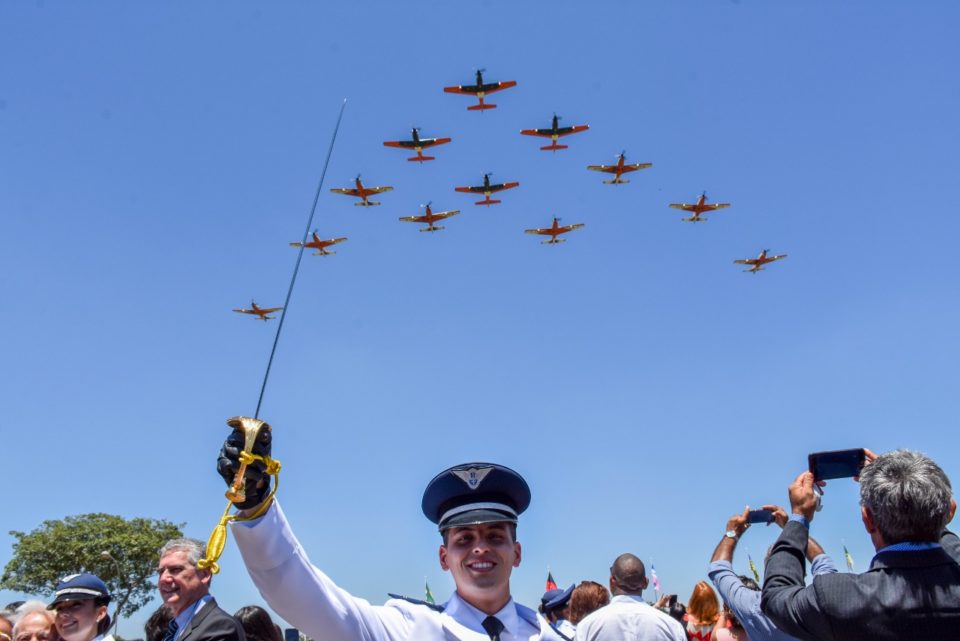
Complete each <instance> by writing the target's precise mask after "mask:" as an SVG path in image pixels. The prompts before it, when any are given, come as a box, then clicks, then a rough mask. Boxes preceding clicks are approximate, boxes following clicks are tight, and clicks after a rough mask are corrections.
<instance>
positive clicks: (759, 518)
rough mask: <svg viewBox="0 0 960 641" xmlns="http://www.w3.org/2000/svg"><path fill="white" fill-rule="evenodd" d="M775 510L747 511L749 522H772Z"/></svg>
mask: <svg viewBox="0 0 960 641" xmlns="http://www.w3.org/2000/svg"><path fill="white" fill-rule="evenodd" d="M771 522H773V510H750V511H749V512H747V523H771Z"/></svg>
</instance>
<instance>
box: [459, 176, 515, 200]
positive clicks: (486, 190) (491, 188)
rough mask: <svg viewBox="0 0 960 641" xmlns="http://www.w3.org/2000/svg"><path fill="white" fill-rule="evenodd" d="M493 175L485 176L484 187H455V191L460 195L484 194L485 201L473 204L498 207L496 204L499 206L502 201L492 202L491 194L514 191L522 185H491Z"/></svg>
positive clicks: (512, 183) (513, 183)
mask: <svg viewBox="0 0 960 641" xmlns="http://www.w3.org/2000/svg"><path fill="white" fill-rule="evenodd" d="M492 175H493V174H484V175H483V184H482V185H476V186H473V187H454V190H455V191H459V192H460V193H463V194H483V196H484V199H483V200H478V201H476V202H474V203H473V204H474V205H496V204H499V203H500V202H501V201H499V200H491V199H490V194H493V193H495V192H498V191H504V190H506V189H513V188H514V187H519V186H520V183H518V182H511V183H499V184H496V185H494V184H491V183H490V176H492Z"/></svg>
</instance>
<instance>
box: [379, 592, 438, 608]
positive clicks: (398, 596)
mask: <svg viewBox="0 0 960 641" xmlns="http://www.w3.org/2000/svg"><path fill="white" fill-rule="evenodd" d="M387 596H388V597H390V598H391V599H400V600H401V601H406V602H407V603H414V604H416V605H425V606H427V607H428V608H430V609H431V610H434V611H435V612H443V606H442V605H437V604H436V603H430V602H428V601H424V600H423V599H414V598H413V597H412V596H403V595H402V594H393V593H391V592H388V593H387Z"/></svg>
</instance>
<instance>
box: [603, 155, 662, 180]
mask: <svg viewBox="0 0 960 641" xmlns="http://www.w3.org/2000/svg"><path fill="white" fill-rule="evenodd" d="M626 158H627V152H625V151H621V152H620V155H619V156H617V164H615V165H587V169H589V170H591V171H602V172H605V173H608V174H613V175H614V176H613V180H604V181H603V184H604V185H625V184H627V183H629V182H630V181H629V180H624V179H623V175H624V174H627V173H630V172H631V171H637V170H639V169H649V168H650V167H653V163H652V162H637V163H633V164H632V165H628V164H626Z"/></svg>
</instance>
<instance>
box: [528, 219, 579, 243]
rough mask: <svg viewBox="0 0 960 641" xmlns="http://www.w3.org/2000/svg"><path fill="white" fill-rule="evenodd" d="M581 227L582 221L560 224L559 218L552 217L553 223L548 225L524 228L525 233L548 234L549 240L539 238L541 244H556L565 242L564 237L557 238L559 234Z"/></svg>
mask: <svg viewBox="0 0 960 641" xmlns="http://www.w3.org/2000/svg"><path fill="white" fill-rule="evenodd" d="M581 227H583V223H577V224H575V225H562V226H561V225H560V219H559V218H556V217H554V219H553V224H552V225H551V226H550V227H541V228H538V229H527V230H524V233H525V234H536V235H538V236H549V237H550V240H541V241H540V244H541V245H556V244H558V243H565V242H567V239H566V238H557V236H559V235H560V234H566V233H567V232H571V231H573V230H575V229H580V228H581Z"/></svg>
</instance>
